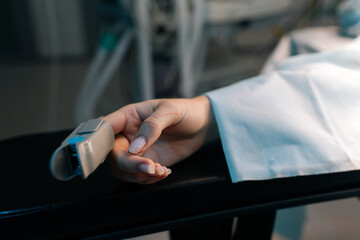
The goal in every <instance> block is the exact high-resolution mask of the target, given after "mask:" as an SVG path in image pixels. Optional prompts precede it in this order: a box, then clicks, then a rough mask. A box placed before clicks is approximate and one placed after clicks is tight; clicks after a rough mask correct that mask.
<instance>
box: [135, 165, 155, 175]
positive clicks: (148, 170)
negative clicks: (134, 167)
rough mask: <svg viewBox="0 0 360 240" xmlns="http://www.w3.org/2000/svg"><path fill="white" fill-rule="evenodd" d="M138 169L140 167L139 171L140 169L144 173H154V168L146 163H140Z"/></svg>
mask: <svg viewBox="0 0 360 240" xmlns="http://www.w3.org/2000/svg"><path fill="white" fill-rule="evenodd" d="M139 169H140V171H142V172H144V173H148V174H154V173H155V168H154V166H153V165H151V164H146V163H143V164H140V165H139Z"/></svg>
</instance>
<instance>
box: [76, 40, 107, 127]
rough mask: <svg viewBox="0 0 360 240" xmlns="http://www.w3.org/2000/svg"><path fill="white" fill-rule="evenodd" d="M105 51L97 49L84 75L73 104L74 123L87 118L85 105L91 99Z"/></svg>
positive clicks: (87, 113)
mask: <svg viewBox="0 0 360 240" xmlns="http://www.w3.org/2000/svg"><path fill="white" fill-rule="evenodd" d="M107 53H108V52H107V51H106V50H105V49H104V48H103V47H99V48H98V49H97V51H96V53H95V56H94V58H93V60H92V61H91V63H90V66H89V70H88V71H87V73H86V76H85V80H84V82H83V84H82V87H81V89H80V93H79V95H78V97H77V100H76V103H75V115H74V116H75V121H76V123H78V124H79V123H81V122H83V121H85V120H86V119H88V118H91V117H93V116H89V111H88V110H86V109H88V108H87V107H86V105H87V104H88V102H89V99H91V98H93V94H92V90H93V89H94V88H95V86H96V81H97V80H98V78H97V77H98V75H99V72H100V70H101V66H102V64H103V63H104V61H105V60H106V56H107Z"/></svg>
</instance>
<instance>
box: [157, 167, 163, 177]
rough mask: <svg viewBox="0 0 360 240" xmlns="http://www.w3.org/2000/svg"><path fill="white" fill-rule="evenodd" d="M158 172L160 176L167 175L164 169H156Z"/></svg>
mask: <svg viewBox="0 0 360 240" xmlns="http://www.w3.org/2000/svg"><path fill="white" fill-rule="evenodd" d="M156 170H157V171H158V173H159V175H163V174H164V173H165V170H164V169H163V168H162V167H156Z"/></svg>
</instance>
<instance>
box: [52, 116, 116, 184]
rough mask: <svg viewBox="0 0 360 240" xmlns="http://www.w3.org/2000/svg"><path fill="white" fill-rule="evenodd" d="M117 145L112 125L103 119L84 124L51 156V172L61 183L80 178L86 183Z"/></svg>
mask: <svg viewBox="0 0 360 240" xmlns="http://www.w3.org/2000/svg"><path fill="white" fill-rule="evenodd" d="M114 141H115V137H114V132H113V129H112V127H111V125H110V123H108V122H106V121H103V120H101V119H92V120H89V121H87V122H84V123H81V124H80V125H79V126H78V127H77V128H76V129H75V130H74V131H73V132H72V133H71V134H70V135H69V136H68V137H67V138H66V139H65V140H64V141H63V142H62V143H61V145H60V147H58V148H57V149H56V150H55V151H54V153H53V154H52V156H51V159H50V172H51V173H52V175H53V176H54V178H56V179H58V180H62V181H66V180H69V179H71V178H73V177H75V176H77V175H81V176H82V177H83V178H84V179H86V178H87V177H88V176H89V175H90V174H91V173H92V172H94V171H95V169H96V168H97V167H98V166H99V165H100V164H101V163H103V162H104V160H105V159H106V156H107V155H108V154H109V152H110V151H111V149H112V148H113V146H114Z"/></svg>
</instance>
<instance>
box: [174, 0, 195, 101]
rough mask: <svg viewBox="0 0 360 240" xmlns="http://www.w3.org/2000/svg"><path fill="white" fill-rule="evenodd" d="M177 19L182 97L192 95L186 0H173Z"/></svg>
mask: <svg viewBox="0 0 360 240" xmlns="http://www.w3.org/2000/svg"><path fill="white" fill-rule="evenodd" d="M175 6H176V12H177V19H178V24H179V27H178V36H177V38H178V43H177V47H178V57H179V69H180V86H179V88H180V89H179V90H180V95H181V96H182V97H192V96H193V93H192V91H191V83H192V76H191V74H190V66H191V57H190V56H191V55H190V54H188V53H189V52H190V51H191V49H187V47H191V45H188V44H187V42H188V40H187V39H188V37H189V33H188V32H189V29H188V26H189V24H188V19H189V16H188V2H187V1H186V0H176V1H175Z"/></svg>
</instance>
